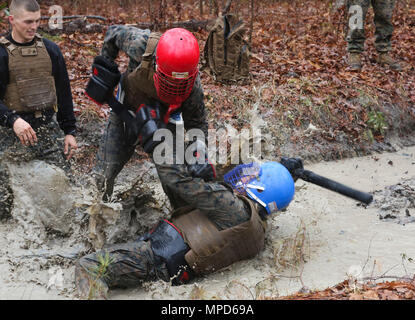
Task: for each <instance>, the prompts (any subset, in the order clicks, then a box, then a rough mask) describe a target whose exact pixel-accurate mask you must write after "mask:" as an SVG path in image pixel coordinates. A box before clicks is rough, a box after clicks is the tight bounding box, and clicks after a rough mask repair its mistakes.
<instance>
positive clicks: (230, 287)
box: [0, 147, 415, 299]
mask: <svg viewBox="0 0 415 320" xmlns="http://www.w3.org/2000/svg"><path fill="white" fill-rule="evenodd" d="M306 168H307V169H309V170H312V171H314V172H315V173H318V174H321V175H323V176H326V177H328V178H332V179H334V180H337V181H339V182H342V183H344V184H346V185H349V186H352V187H355V188H357V189H360V190H362V191H366V192H371V193H374V199H375V201H374V203H373V204H371V205H370V206H368V207H367V208H366V207H365V206H362V205H358V203H357V202H356V201H354V200H352V199H349V198H346V197H343V196H341V195H338V194H336V193H333V192H331V191H328V190H324V189H322V188H320V187H318V186H314V185H311V184H309V183H306V182H302V181H297V183H296V194H295V198H294V200H293V202H292V203H291V204H290V206H289V208H288V209H287V210H286V211H285V212H282V213H280V214H279V215H276V216H273V217H272V219H270V222H269V230H268V235H267V239H266V245H267V247H266V250H265V251H264V252H263V253H261V254H260V255H259V256H258V257H257V258H256V259H254V260H250V261H242V262H239V263H237V264H235V265H233V266H231V267H229V268H226V269H225V270H222V271H220V272H217V273H215V274H212V275H209V276H206V277H204V278H200V279H198V280H197V281H195V282H193V283H191V284H188V285H185V286H180V287H172V286H170V285H169V284H168V283H164V282H161V281H160V282H155V283H144V284H143V286H140V287H138V288H135V289H128V290H121V289H116V290H112V291H111V292H110V297H109V298H110V299H257V298H265V297H271V296H273V297H276V296H278V295H280V296H283V295H288V294H291V293H294V292H297V291H298V290H301V289H302V290H308V289H324V288H326V287H329V286H332V285H335V284H336V283H339V282H341V281H343V280H344V279H347V278H348V277H352V276H353V277H355V278H357V279H358V280H359V279H363V278H365V277H370V278H379V280H383V279H387V278H385V277H388V276H390V277H397V276H405V275H413V274H414V273H415V262H413V260H412V259H415V242H414V234H415V223H413V222H412V221H413V219H411V218H412V217H415V208H414V206H413V204H414V199H413V196H414V190H415V189H414V184H413V182H414V181H415V147H408V148H403V149H400V150H398V151H397V152H394V153H383V154H376V155H372V156H367V157H362V158H353V159H346V160H341V161H333V162H321V163H317V164H313V165H309V166H306ZM393 185H399V186H401V185H404V186H405V188H406V190H409V191H410V192H409V196H408V193H403V192H401V191H399V190H398V192H397V194H398V196H399V195H404V196H405V197H404V199H403V200H404V201H402V199H398V198H396V194H395V195H393V194H391V192H389V191H388V190H390V188H389V187H390V186H393ZM411 188H412V189H411ZM411 197H412V198H411ZM385 204H388V205H385ZM385 212H391V213H393V214H394V215H395V218H394V219H393V218H388V217H390V216H391V215H388V214H386V215H385ZM380 217H383V218H384V219H380ZM77 219H78V220H79V221H80V222H79V224H80V227H79V230H76V232H74V233H75V234H76V233H77V232H78V233H80V232H82V231H83V229H82V227H81V225H82V217H79V218H77ZM33 230H37V229H33ZM25 232H26V233H27V232H28V231H27V230H26V231H25V228H23V227H22V226H21V224H19V222H18V221H9V222H7V223H3V224H1V225H0V299H73V298H74V295H73V293H74V290H73V289H74V288H73V271H74V267H73V261H74V260H73V257H74V256H75V255H76V254H77V253H78V252H82V250H83V249H84V247H83V246H84V244H83V243H79V242H76V241H73V237H72V238H71V239H70V240H68V239H65V238H59V237H58V238H56V237H50V236H49V237H47V244H48V245H47V246H45V245H39V244H38V245H34V244H33V242H30V241H29V242H28V239H27V234H26V236H25ZM39 232H41V231H39ZM42 250H43V251H42ZM45 252H46V253H47V254H49V256H48V255H47V254H45Z"/></svg>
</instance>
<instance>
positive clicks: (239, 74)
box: [203, 14, 250, 82]
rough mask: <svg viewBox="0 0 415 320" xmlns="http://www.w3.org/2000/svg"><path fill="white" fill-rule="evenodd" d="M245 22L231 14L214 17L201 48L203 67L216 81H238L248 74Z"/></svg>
mask: <svg viewBox="0 0 415 320" xmlns="http://www.w3.org/2000/svg"><path fill="white" fill-rule="evenodd" d="M245 33H246V27H245V23H244V22H243V21H242V20H238V18H237V17H236V16H235V15H233V14H227V15H225V16H221V17H219V18H217V19H216V21H215V24H214V26H213V27H212V29H211V30H210V31H209V35H208V38H207V40H206V43H205V47H204V49H203V52H204V55H203V56H204V63H203V68H207V70H208V71H210V73H211V74H212V75H213V76H214V78H215V80H216V81H219V82H227V81H238V80H242V79H246V78H248V76H249V54H250V53H249V48H248V42H247V41H246V40H245V39H244V38H245Z"/></svg>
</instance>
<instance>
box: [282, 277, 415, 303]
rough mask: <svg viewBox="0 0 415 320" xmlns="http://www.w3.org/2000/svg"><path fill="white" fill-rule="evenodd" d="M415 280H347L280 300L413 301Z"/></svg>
mask: <svg viewBox="0 0 415 320" xmlns="http://www.w3.org/2000/svg"><path fill="white" fill-rule="evenodd" d="M414 297H415V280H402V281H399V280H396V281H391V282H381V283H375V282H371V281H369V282H367V283H363V284H356V283H350V282H349V280H345V281H343V282H341V283H339V284H337V285H336V286H334V287H331V288H327V289H325V290H322V291H313V292H310V293H297V294H294V295H290V296H287V297H280V298H278V299H279V300H412V299H414Z"/></svg>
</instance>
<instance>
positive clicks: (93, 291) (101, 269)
mask: <svg viewBox="0 0 415 320" xmlns="http://www.w3.org/2000/svg"><path fill="white" fill-rule="evenodd" d="M97 258H98V262H99V264H98V265H97V266H96V267H94V268H91V269H90V270H89V271H90V272H91V275H92V279H90V283H89V293H88V300H91V299H94V298H96V297H98V296H100V295H104V296H105V295H106V291H107V288H105V287H104V286H103V283H102V282H103V280H105V278H107V277H108V267H109V265H110V264H111V263H113V262H114V258H111V257H110V255H109V253H108V252H105V255H104V256H102V255H101V254H97Z"/></svg>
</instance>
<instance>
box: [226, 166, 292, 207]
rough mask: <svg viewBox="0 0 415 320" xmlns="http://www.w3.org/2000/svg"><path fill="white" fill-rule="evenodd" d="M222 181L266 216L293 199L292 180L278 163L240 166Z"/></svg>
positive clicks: (284, 168) (285, 205) (285, 169)
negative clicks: (261, 207) (263, 209)
mask: <svg viewBox="0 0 415 320" xmlns="http://www.w3.org/2000/svg"><path fill="white" fill-rule="evenodd" d="M224 180H225V182H227V183H229V184H230V185H231V186H232V187H233V188H234V189H235V190H237V191H238V192H239V193H241V194H246V195H247V196H248V197H249V198H251V199H252V200H254V201H256V202H257V203H259V204H260V205H262V206H263V207H264V208H265V209H266V210H267V213H268V214H271V213H273V212H276V211H279V210H282V209H284V208H285V207H287V206H288V205H289V204H290V202H291V200H292V199H293V197H294V192H295V187H294V180H293V178H292V176H291V174H290V172H289V171H288V170H287V168H286V167H284V166H283V165H282V164H280V163H278V162H265V163H263V164H259V163H256V162H253V163H250V164H241V165H239V166H237V167H236V168H235V169H233V170H232V171H230V172H228V173H227V174H226V175H225V176H224Z"/></svg>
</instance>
